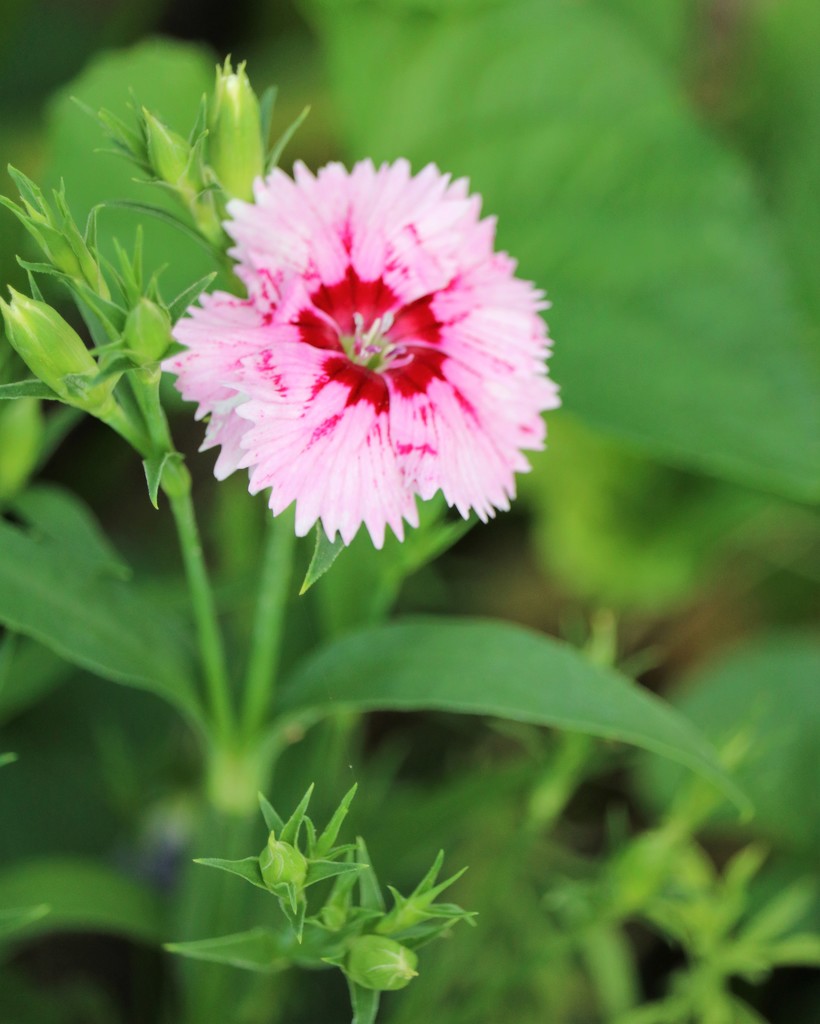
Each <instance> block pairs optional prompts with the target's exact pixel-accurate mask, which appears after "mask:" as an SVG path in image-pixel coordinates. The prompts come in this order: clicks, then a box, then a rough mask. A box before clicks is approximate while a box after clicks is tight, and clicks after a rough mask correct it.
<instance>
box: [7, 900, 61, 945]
mask: <svg viewBox="0 0 820 1024" xmlns="http://www.w3.org/2000/svg"><path fill="white" fill-rule="evenodd" d="M49 909H50V908H49V906H48V904H47V903H41V904H39V905H38V906H36V907H18V908H16V909H13V910H0V940H2V939H5V938H7V937H8V936H9V935H13V934H14V933H15V932H19V931H22V930H23V929H24V928H25V927H26V926H27V925H29V924H33V923H34V922H35V921H39V920H40V918H42V917H45V916H46V914H47V913H48V912H49Z"/></svg>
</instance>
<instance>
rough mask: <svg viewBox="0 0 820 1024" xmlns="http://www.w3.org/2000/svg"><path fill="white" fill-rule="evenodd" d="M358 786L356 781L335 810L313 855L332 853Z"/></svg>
mask: <svg viewBox="0 0 820 1024" xmlns="http://www.w3.org/2000/svg"><path fill="white" fill-rule="evenodd" d="M358 788H359V787H358V783H354V784H353V785H352V786H351V787H350V789H349V790H348V791H347V793H345V795H344V796H343V797H342V799H341V802H340V803H339V806H338V807H337V808H336V810H335V811H334V812H333V817H332V818H331V819H330V821H329V822H328V823H327V825H326V826H325V829H324V831H323V832H322V834H321V836H320V837H319V839H318V841H317V843H316V847H315V849H314V850H312V851H311V856H316V857H327V855H328V854H329V853H330V851H331V849H332V848H333V844H334V843H335V842H336V837H337V836H338V834H339V829H340V828H341V827H342V823H343V822H344V820H345V818H346V817H347V812H348V811H349V810H350V804H351V803H352V801H353V797H354V796H355V795H356V790H357V789H358Z"/></svg>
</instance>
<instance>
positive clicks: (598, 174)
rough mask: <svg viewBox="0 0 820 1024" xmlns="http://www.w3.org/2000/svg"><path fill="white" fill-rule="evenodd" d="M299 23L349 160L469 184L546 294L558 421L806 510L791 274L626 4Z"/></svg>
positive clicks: (809, 408)
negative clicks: (315, 43) (398, 163)
mask: <svg viewBox="0 0 820 1024" xmlns="http://www.w3.org/2000/svg"><path fill="white" fill-rule="evenodd" d="M310 9H311V10H313V11H314V12H315V14H316V17H317V24H318V25H319V28H320V31H321V35H322V38H323V40H324V42H325V45H326V47H327V51H328V56H329V66H330V73H331V81H332V84H333V86H334V90H335V97H336V100H337V103H338V108H339V113H340V116H341V118H342V123H343V127H344V131H345V137H346V139H347V142H348V144H349V148H350V150H351V151H352V153H353V155H355V156H363V155H366V154H370V155H372V156H374V157H375V158H377V159H386V158H393V157H396V156H398V155H406V156H409V157H410V158H411V159H412V160H413V161H414V162H415V163H416V164H417V165H420V164H422V163H424V162H426V161H429V160H434V161H436V162H437V163H439V164H440V165H441V166H443V167H445V168H447V169H448V170H452V172H453V173H454V174H457V175H458V174H469V176H470V178H471V181H472V184H473V186H474V187H475V188H476V189H477V190H478V191H479V192H481V193H482V194H483V195H484V198H485V202H486V208H487V210H488V211H491V212H492V213H497V214H498V217H499V240H500V243H501V245H502V247H504V248H507V249H509V250H510V251H511V252H513V253H515V254H516V256H517V257H519V259H520V264H521V271H522V273H523V274H524V275H525V276H529V277H532V278H534V279H535V280H537V281H538V282H539V283H540V284H543V285H544V286H545V287H546V288H547V289H548V292H549V295H550V297H551V298H552V300H553V301H554V304H555V308H554V310H553V311H552V312H551V314H550V323H551V326H552V328H553V333H554V335H555V337H556V338H557V339H558V344H557V345H556V355H555V361H554V374H555V377H556V379H557V380H559V381H560V382H561V383H562V386H563V395H564V400H565V403H566V407H567V408H568V409H570V410H571V411H573V412H574V413H576V414H577V415H578V416H579V417H581V418H583V419H584V420H585V421H586V422H587V423H589V424H591V425H593V426H596V427H599V428H600V429H602V430H605V431H606V432H608V433H612V434H613V435H615V436H617V437H620V438H622V439H625V440H627V441H629V442H630V443H632V444H635V445H637V446H639V447H640V448H641V449H642V450H644V451H646V452H648V453H650V454H651V455H653V456H654V457H657V458H659V459H661V460H664V461H668V462H670V463H672V464H677V465H683V466H688V467H692V468H696V469H701V470H704V471H706V472H708V473H710V474H715V475H719V476H723V477H726V478H728V479H730V480H735V481H739V482H743V483H746V484H751V485H752V486H755V487H759V488H763V489H767V490H771V491H773V492H775V493H779V494H784V495H786V496H790V497H795V498H798V499H803V500H806V499H811V498H812V497H816V496H818V494H819V493H820V453H819V452H818V451H817V449H816V447H811V446H812V444H813V439H814V438H815V437H816V436H817V435H818V418H817V407H816V402H815V401H814V396H815V393H816V390H817V384H818V367H817V363H816V361H814V360H813V359H812V358H811V356H810V354H809V353H808V352H807V349H806V338H805V334H806V330H805V323H804V315H805V314H804V312H803V311H802V310H801V309H800V308H799V307H798V305H797V303H796V301H795V296H794V282H793V280H792V277H791V273H790V267H789V265H788V262H787V260H786V259H785V256H784V253H783V250H782V247H781V246H780V244H779V242H778V239H777V238H776V235H775V232H774V230H773V224H772V220H771V217H770V216H769V214H768V213H767V211H766V209H765V207H764V204H763V202H762V200H761V197H760V195H759V194H758V192H757V191H756V188H755V186H756V182H755V179H754V176H753V175H752V173H751V172H750V169H749V168H748V167H747V166H746V165H745V164H744V163H743V161H742V159H740V157H739V155H738V154H737V153H736V152H732V151H731V150H730V149H729V148H728V147H727V146H725V145H723V144H721V143H720V142H719V141H718V139H717V138H716V137H715V135H714V134H713V133H712V132H711V131H709V130H708V129H706V128H705V127H704V125H703V123H702V120H701V119H700V118H699V117H698V116H697V114H696V112H695V111H694V110H693V109H692V108H691V106H690V105H689V104H688V102H687V99H686V96H685V95H684V93H683V90H682V88H681V86H680V85H679V83H678V82H677V81H676V76H675V75H674V74H670V73H669V72H668V71H666V70H665V69H664V68H663V67H662V66H661V65H660V64H659V63H658V61H657V59H656V56H655V55H654V54H653V53H652V52H651V50H650V47H649V46H648V45H647V38H648V37H647V32H646V29H644V30H642V31H638V30H637V25H638V23H637V22H636V20H635V11H636V10H637V6H636V5H634V4H627V5H626V6H625V8H624V12H623V13H622V14H621V15H620V16H619V15H618V13H617V12H614V11H612V10H608V9H606V7H605V5H603V4H600V5H596V4H586V5H583V6H581V5H576V4H566V3H561V2H559V0H547V2H539V3H535V2H532V0H513V2H507V3H498V2H492V0H488V2H485V3H481V4H465V3H462V2H456V0H451V2H449V3H446V4H441V5H432V4H429V3H425V2H423V0H391V2H389V3H380V4H375V3H371V2H367V0H333V2H324V3H323V2H321V0H316V2H315V3H313V4H312V5H310ZM630 12H631V13H630ZM654 24H656V26H657V25H660V27H661V30H662V31H661V36H663V32H668V28H667V29H664V28H663V24H662V23H661V21H660V20H658V21H657V22H656V23H654ZM673 28H674V26H673ZM653 33H654V37H655V38H657V37H658V29H657V27H656V28H655V29H654V30H652V31H651V32H650V33H649V35H650V36H652V35H653ZM676 34H677V33H676V31H673V32H672V34H671V36H669V38H674V37H675V36H676ZM374 81H377V82H378V83H379V87H378V89H375V90H374V89H373V82H374Z"/></svg>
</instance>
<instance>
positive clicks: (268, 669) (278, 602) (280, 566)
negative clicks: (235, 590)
mask: <svg viewBox="0 0 820 1024" xmlns="http://www.w3.org/2000/svg"><path fill="white" fill-rule="evenodd" d="M266 528H267V537H266V543H265V553H264V558H263V561H262V569H261V574H260V577H259V591H258V596H257V600H256V611H255V614H254V621H253V632H252V634H251V651H250V659H249V662H248V672H247V675H246V678H245V686H244V688H243V693H244V703H243V707H242V730H243V735H245V736H247V737H251V736H253V735H254V734H255V733H256V731H257V730H258V729H259V728H260V727H261V726H262V725H263V724H264V721H265V714H266V712H267V710H268V708H269V707H270V702H271V698H272V696H273V691H274V686H275V683H276V670H277V666H278V663H279V654H280V651H281V647H282V633H283V629H284V620H285V609H286V606H287V598H288V585H289V583H290V580H291V575H292V566H293V552H294V549H295V545H296V537H295V532H294V529H293V524H292V523H291V522H290V520H289V518H288V517H287V516H280V517H279V518H278V519H273V518H270V520H269V522H268V523H267V527H266Z"/></svg>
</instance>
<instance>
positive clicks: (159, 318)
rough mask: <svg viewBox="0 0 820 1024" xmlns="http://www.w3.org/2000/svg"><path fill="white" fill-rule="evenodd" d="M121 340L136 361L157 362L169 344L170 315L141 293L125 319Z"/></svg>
mask: <svg viewBox="0 0 820 1024" xmlns="http://www.w3.org/2000/svg"><path fill="white" fill-rule="evenodd" d="M123 342H124V343H125V347H126V349H128V351H129V352H130V353H131V354H132V355H134V356H135V357H136V358H137V361H138V362H140V363H156V362H158V361H159V360H160V359H162V357H163V356H164V355H165V353H166V352H167V350H168V346H169V345H170V344H171V318H170V316H169V315H168V313H167V312H166V310H164V309H163V308H162V307H161V306H158V305H157V303H156V302H152V301H151V299H148V298H146V297H145V296H144V295H143V296H142V298H141V299H140V300H139V302H138V303H137V304H136V306H134V308H133V309H132V310H131V311H130V313H129V314H128V318H127V320H126V321H125V330H124V331H123Z"/></svg>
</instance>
